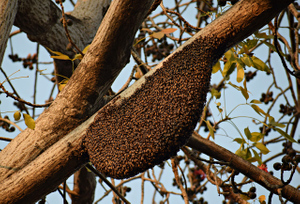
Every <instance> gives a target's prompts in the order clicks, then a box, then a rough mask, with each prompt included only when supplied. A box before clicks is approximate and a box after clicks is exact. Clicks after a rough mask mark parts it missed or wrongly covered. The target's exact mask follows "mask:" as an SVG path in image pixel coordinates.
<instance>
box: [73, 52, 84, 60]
mask: <svg viewBox="0 0 300 204" xmlns="http://www.w3.org/2000/svg"><path fill="white" fill-rule="evenodd" d="M76 59H79V60H81V59H82V55H81V54H80V53H79V54H76V55H75V56H74V58H73V59H72V61H74V60H76Z"/></svg>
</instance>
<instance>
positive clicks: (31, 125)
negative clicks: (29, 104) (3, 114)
mask: <svg viewBox="0 0 300 204" xmlns="http://www.w3.org/2000/svg"><path fill="white" fill-rule="evenodd" d="M23 117H24V120H25V125H26V126H27V127H28V128H30V129H32V130H34V128H35V122H34V120H33V119H32V117H31V116H30V115H28V114H26V113H23Z"/></svg>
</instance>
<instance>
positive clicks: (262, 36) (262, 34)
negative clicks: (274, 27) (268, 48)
mask: <svg viewBox="0 0 300 204" xmlns="http://www.w3.org/2000/svg"><path fill="white" fill-rule="evenodd" d="M254 35H255V37H257V38H263V39H273V38H274V36H273V35H267V34H266V33H259V32H255V33H254Z"/></svg>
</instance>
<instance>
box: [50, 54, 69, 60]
mask: <svg viewBox="0 0 300 204" xmlns="http://www.w3.org/2000/svg"><path fill="white" fill-rule="evenodd" d="M51 58H53V59H60V60H71V58H70V57H69V56H68V55H60V56H51Z"/></svg>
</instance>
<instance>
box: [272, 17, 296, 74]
mask: <svg viewBox="0 0 300 204" xmlns="http://www.w3.org/2000/svg"><path fill="white" fill-rule="evenodd" d="M277 18H278V17H277V16H276V17H275V19H274V45H275V48H276V52H277V53H278V55H279V57H280V60H281V63H282V65H283V67H284V68H285V70H286V71H287V72H288V73H289V74H290V75H293V76H294V77H296V78H299V77H298V76H296V75H295V72H292V71H291V70H290V69H289V68H288V67H287V64H286V63H285V60H284V58H283V56H282V55H281V53H280V51H279V48H278V40H277V29H278V26H277Z"/></svg>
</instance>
